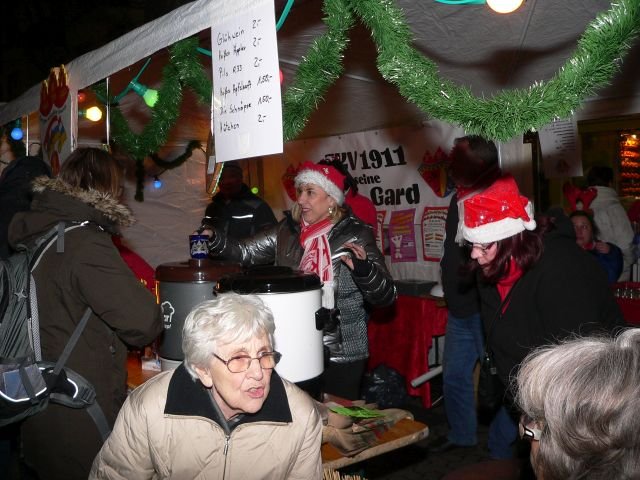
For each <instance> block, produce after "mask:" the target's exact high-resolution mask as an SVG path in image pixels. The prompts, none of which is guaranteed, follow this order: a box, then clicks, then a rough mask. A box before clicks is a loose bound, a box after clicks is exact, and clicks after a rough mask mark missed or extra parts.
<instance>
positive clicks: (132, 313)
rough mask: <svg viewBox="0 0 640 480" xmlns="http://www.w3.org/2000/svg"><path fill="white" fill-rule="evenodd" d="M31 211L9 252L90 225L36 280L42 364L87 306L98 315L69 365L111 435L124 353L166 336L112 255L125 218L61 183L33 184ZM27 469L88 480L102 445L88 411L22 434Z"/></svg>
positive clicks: (155, 310) (53, 411)
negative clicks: (87, 387) (68, 227)
mask: <svg viewBox="0 0 640 480" xmlns="http://www.w3.org/2000/svg"><path fill="white" fill-rule="evenodd" d="M34 192H35V194H34V200H33V202H32V205H31V211H29V212H21V213H18V214H16V215H15V216H14V218H13V221H12V222H11V225H10V227H9V241H10V242H11V244H12V245H16V244H18V243H28V242H32V241H34V240H35V239H36V238H37V237H39V236H40V235H42V234H43V233H45V232H47V231H48V230H49V229H51V228H52V227H53V226H55V225H56V224H57V223H58V222H59V221H64V222H68V223H71V222H84V221H88V222H89V224H88V225H86V226H84V227H81V228H77V229H75V230H72V231H70V232H67V233H66V234H65V236H64V247H65V248H64V253H56V251H55V249H50V250H49V251H47V253H46V254H45V255H44V257H43V258H42V260H41V262H40V264H39V266H38V267H37V269H36V270H35V273H34V278H35V282H36V288H37V298H38V312H39V316H40V337H41V344H42V357H43V360H50V361H55V360H56V359H57V358H58V357H59V355H60V353H61V352H62V350H63V348H64V346H65V344H66V342H67V340H68V338H69V336H70V335H71V333H72V331H73V329H74V328H75V326H76V324H77V322H78V321H79V320H80V318H81V317H82V314H83V312H84V310H85V309H86V308H87V306H89V307H91V309H92V311H93V315H92V316H91V318H90V319H89V322H88V324H87V326H86V327H85V330H84V332H83V333H82V336H81V337H80V339H79V341H78V343H77V345H76V346H75V349H74V350H73V353H72V354H71V356H70V358H69V360H68V361H67V366H68V367H69V368H71V369H72V370H74V371H76V372H77V373H79V374H80V375H82V376H83V377H84V378H85V379H87V380H88V381H89V382H90V383H91V384H93V386H94V387H95V390H96V394H97V396H96V399H97V401H98V403H99V404H100V406H101V408H102V410H103V411H104V413H105V415H106V417H107V420H108V421H109V422H110V424H111V425H113V423H114V422H115V419H116V416H117V413H118V411H119V409H120V407H121V405H122V403H123V401H124V399H125V393H126V376H127V372H126V359H127V345H131V346H134V347H142V346H144V345H147V344H149V343H150V342H151V341H153V340H154V339H155V338H156V336H157V335H158V334H159V333H160V331H161V329H162V321H161V314H160V310H159V307H158V306H157V305H156V302H155V299H154V297H153V296H152V295H151V293H150V292H149V291H148V290H147V289H145V287H144V286H143V285H142V284H141V283H140V282H139V281H138V279H136V278H135V276H134V275H133V274H132V272H131V270H130V269H129V268H128V267H127V265H126V264H125V263H124V261H123V260H122V258H121V257H120V255H119V253H118V250H117V249H116V247H115V246H114V245H113V242H112V240H111V235H112V234H113V233H116V232H117V229H118V225H129V224H131V223H132V220H133V218H132V216H131V213H130V212H129V210H128V209H127V208H126V207H124V206H123V205H120V204H119V203H117V202H116V201H115V200H114V199H113V198H111V197H110V196H109V195H107V194H101V193H98V192H96V191H85V190H78V189H72V188H71V187H69V186H68V185H67V184H65V183H64V182H62V181H61V180H58V179H47V178H45V177H40V178H39V179H37V180H36V182H34ZM22 440H23V443H24V447H25V448H24V452H25V460H26V461H27V463H29V464H31V465H32V466H34V467H36V469H37V471H38V473H39V474H40V476H41V478H47V479H49V478H51V479H53V478H67V479H69V478H87V476H88V474H89V470H90V468H91V462H92V460H93V458H94V457H95V455H96V453H97V452H98V450H99V449H100V445H101V442H100V440H99V437H98V436H97V430H96V427H95V425H94V424H93V421H92V420H91V419H90V417H89V416H88V414H87V413H86V412H85V411H84V410H72V409H70V408H67V407H63V406H58V405H49V407H48V408H47V409H46V410H45V411H44V412H43V413H41V414H38V415H36V416H34V417H31V418H30V419H28V420H27V421H26V422H25V423H24V425H23V428H22Z"/></svg>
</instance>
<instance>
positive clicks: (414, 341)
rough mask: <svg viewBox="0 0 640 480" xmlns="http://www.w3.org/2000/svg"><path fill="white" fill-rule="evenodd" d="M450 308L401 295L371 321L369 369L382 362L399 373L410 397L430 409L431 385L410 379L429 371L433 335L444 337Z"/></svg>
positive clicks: (379, 311)
mask: <svg viewBox="0 0 640 480" xmlns="http://www.w3.org/2000/svg"><path fill="white" fill-rule="evenodd" d="M446 323H447V308H446V307H444V306H438V305H437V303H436V300H434V299H432V298H425V297H414V296H409V295H399V296H398V299H397V301H396V302H395V304H394V305H393V306H391V307H388V308H383V309H378V310H375V311H374V312H373V314H372V315H371V319H370V320H369V369H373V368H375V367H376V366H378V365H379V364H381V363H384V364H386V365H388V366H389V367H391V368H394V369H395V370H397V371H398V372H400V373H401V374H402V375H403V376H404V377H405V379H406V382H407V391H408V392H409V394H410V395H416V396H420V397H421V398H422V404H423V405H424V406H425V407H427V408H428V407H430V406H431V391H430V386H429V382H426V383H423V384H422V385H421V386H419V387H418V388H413V387H412V386H411V383H410V382H411V380H413V379H414V378H416V377H419V376H420V375H422V374H424V373H426V372H428V371H429V348H431V343H432V339H433V336H435V335H444V332H445V327H446Z"/></svg>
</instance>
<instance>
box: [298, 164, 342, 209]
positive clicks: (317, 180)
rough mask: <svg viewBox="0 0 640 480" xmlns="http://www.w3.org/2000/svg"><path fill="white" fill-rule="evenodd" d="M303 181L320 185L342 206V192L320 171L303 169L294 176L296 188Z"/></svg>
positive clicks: (302, 183)
mask: <svg viewBox="0 0 640 480" xmlns="http://www.w3.org/2000/svg"><path fill="white" fill-rule="evenodd" d="M305 183H313V184H315V185H318V186H320V187H321V188H322V189H323V190H324V191H325V192H327V194H329V195H330V196H332V197H333V198H334V199H335V201H336V202H338V205H340V206H342V204H343V203H344V192H343V191H342V189H341V188H339V187H338V186H337V185H336V184H335V183H333V182H332V181H331V180H329V179H328V178H327V177H325V176H324V175H322V174H321V173H320V172H314V171H313V170H303V171H301V172H300V173H298V175H297V176H296V180H295V186H296V188H298V187H299V186H300V185H304V184H305Z"/></svg>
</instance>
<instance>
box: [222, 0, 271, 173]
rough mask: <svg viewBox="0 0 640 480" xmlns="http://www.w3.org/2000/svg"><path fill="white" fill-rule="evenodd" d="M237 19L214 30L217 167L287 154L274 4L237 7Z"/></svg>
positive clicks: (254, 2) (263, 2)
mask: <svg viewBox="0 0 640 480" xmlns="http://www.w3.org/2000/svg"><path fill="white" fill-rule="evenodd" d="M236 13H237V14H236V15H235V16H233V17H228V18H227V20H226V21H224V22H223V23H221V24H219V25H214V26H213V27H212V28H211V50H212V68H213V126H212V132H213V136H214V139H215V150H216V162H225V161H228V160H236V159H240V158H248V157H255V156H259V155H270V154H274V153H282V149H283V148H282V146H283V139H282V103H281V96H280V70H279V66H278V45H277V38H276V20H275V11H274V5H273V2H272V1H268V0H261V1H253V2H238V9H237V11H236Z"/></svg>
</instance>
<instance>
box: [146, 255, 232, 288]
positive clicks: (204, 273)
mask: <svg viewBox="0 0 640 480" xmlns="http://www.w3.org/2000/svg"><path fill="white" fill-rule="evenodd" d="M240 271H242V267H241V266H240V264H239V263H235V262H228V261H222V260H211V259H209V258H190V259H189V260H185V261H183V262H169V263H163V264H162V265H158V267H157V268H156V280H157V281H159V282H216V281H217V280H218V279H219V278H220V277H222V276H224V275H227V274H230V273H234V272H240Z"/></svg>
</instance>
